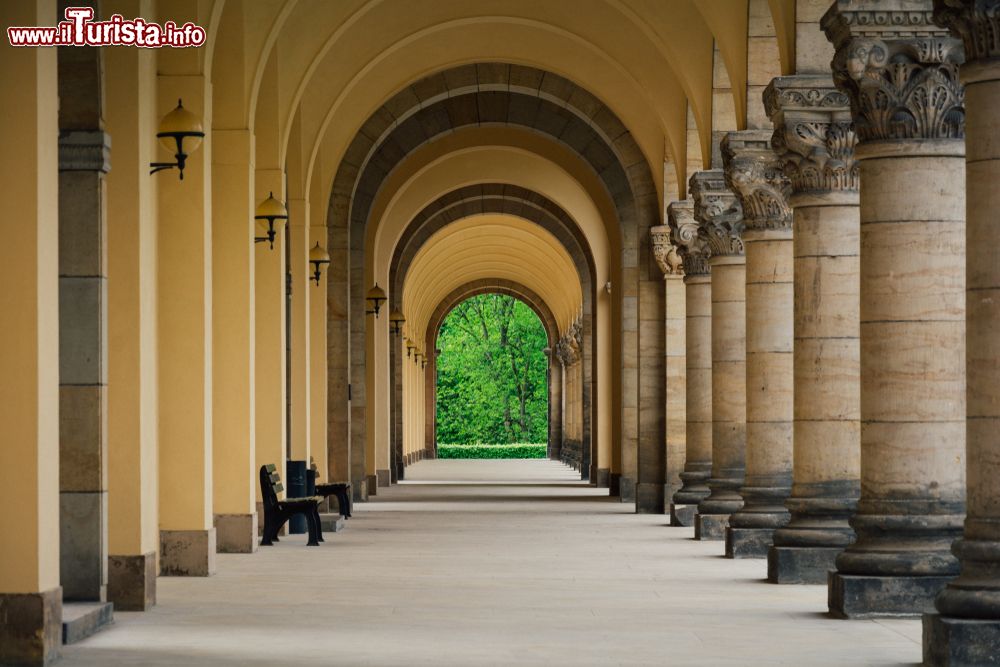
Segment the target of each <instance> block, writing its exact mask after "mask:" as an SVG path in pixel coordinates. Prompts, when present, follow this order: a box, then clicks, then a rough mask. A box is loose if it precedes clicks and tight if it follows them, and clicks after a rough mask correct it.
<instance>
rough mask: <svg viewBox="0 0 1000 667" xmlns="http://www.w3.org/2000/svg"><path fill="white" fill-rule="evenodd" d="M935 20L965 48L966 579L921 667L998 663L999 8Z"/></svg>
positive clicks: (960, 8)
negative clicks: (960, 41)
mask: <svg viewBox="0 0 1000 667" xmlns="http://www.w3.org/2000/svg"><path fill="white" fill-rule="evenodd" d="M934 21H935V22H936V23H937V24H939V25H941V26H945V27H947V28H949V29H950V30H951V33H952V34H953V35H956V36H958V37H961V38H962V41H963V42H964V45H965V64H964V65H962V67H961V77H962V82H963V83H964V84H965V112H966V116H965V117H966V130H967V133H968V138H967V142H966V146H967V152H966V163H965V164H966V166H965V168H966V177H967V179H968V180H967V183H966V196H967V198H968V199H967V202H966V237H965V238H966V243H967V247H968V257H967V261H966V274H965V275H966V280H967V285H966V296H965V298H966V301H965V305H966V312H967V319H966V327H967V329H966V337H965V340H966V370H967V373H968V388H967V390H966V392H967V393H966V396H967V400H968V413H967V414H968V419H967V421H966V438H967V443H966V447H967V457H968V458H967V466H968V467H967V474H968V515H967V516H966V519H965V532H964V533H963V535H962V538H961V539H960V540H958V541H957V542H955V544H954V545H953V546H952V550H953V551H954V553H955V555H956V556H958V559H959V562H960V563H961V574H960V575H959V577H958V578H957V579H955V580H954V581H952V582H951V583H949V584H948V586H947V587H946V588H945V589H944V591H943V592H942V593H941V594H940V595H939V596H938V598H937V601H936V603H935V604H936V607H937V609H938V611H939V612H940V615H937V614H928V615H926V616H924V664H927V665H1000V458H998V457H997V452H998V451H1000V447H998V444H1000V436H998V434H1000V337H998V335H997V332H998V331H1000V255H998V252H1000V228H998V227H997V216H996V211H997V209H998V207H1000V190H998V188H997V184H998V183H1000V1H998V0H949V1H948V2H940V1H938V2H935V3H934Z"/></svg>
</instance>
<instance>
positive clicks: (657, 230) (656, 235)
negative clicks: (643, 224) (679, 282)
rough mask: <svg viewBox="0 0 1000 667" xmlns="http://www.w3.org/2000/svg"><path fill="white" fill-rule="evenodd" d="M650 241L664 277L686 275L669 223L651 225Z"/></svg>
mask: <svg viewBox="0 0 1000 667" xmlns="http://www.w3.org/2000/svg"><path fill="white" fill-rule="evenodd" d="M649 242H650V244H651V245H652V248H653V257H654V258H655V259H656V263H657V265H658V266H659V267H660V271H662V272H663V277H664V278H666V277H667V276H683V275H684V269H683V267H682V266H681V256H680V254H679V253H678V252H677V247H676V246H674V244H673V242H672V241H671V240H670V227H668V226H667V225H657V226H656V227H650V228H649Z"/></svg>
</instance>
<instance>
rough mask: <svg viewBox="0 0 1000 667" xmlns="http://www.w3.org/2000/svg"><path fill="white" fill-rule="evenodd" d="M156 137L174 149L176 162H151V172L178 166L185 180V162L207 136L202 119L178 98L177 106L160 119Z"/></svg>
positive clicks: (168, 147)
mask: <svg viewBox="0 0 1000 667" xmlns="http://www.w3.org/2000/svg"><path fill="white" fill-rule="evenodd" d="M156 138H157V139H159V140H160V143H161V144H162V145H163V146H164V148H166V149H167V150H168V151H174V159H175V160H176V162H150V163H149V166H150V167H151V169H150V171H149V173H150V174H155V173H156V172H158V171H162V170H164V169H174V168H175V167H176V168H177V171H178V172H180V177H181V180H182V181H183V180H184V163H185V162H186V161H187V158H188V155H190V154H191V153H193V152H194V151H196V150H197V149H198V146H200V145H201V140H202V139H204V138H205V130H204V128H202V126H201V120H199V119H198V117H197V116H195V115H194V114H193V113H191V112H190V111H188V110H187V109H185V108H184V105H183V104H182V103H181V101H180V100H179V99H178V100H177V108H176V109H174V110H173V111H171V112H170V113H168V114H167V115H166V116H164V117H163V120H161V121H160V127H159V129H158V130H157V132H156ZM185 139H187V144H185V143H184V140H185Z"/></svg>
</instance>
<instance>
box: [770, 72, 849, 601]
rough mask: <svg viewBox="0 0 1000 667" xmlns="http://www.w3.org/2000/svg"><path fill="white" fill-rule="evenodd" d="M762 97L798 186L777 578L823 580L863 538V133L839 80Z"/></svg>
mask: <svg viewBox="0 0 1000 667" xmlns="http://www.w3.org/2000/svg"><path fill="white" fill-rule="evenodd" d="M764 97H765V106H766V107H767V111H768V115H769V116H770V118H771V120H772V122H773V123H774V127H775V130H774V137H773V139H772V145H773V146H774V148H775V150H776V151H777V152H778V153H779V154H780V156H781V158H782V161H783V163H784V170H785V175H786V176H788V178H789V179H790V181H791V185H792V196H791V199H790V200H789V201H790V203H791V205H792V209H793V211H794V221H793V231H794V240H793V244H794V249H795V250H794V253H795V259H794V262H795V271H794V273H795V329H794V331H795V345H794V348H795V350H794V359H795V362H794V366H795V408H794V412H795V422H794V438H793V441H794V443H793V447H794V452H793V454H794V455H793V457H792V458H793V460H794V468H793V474H792V490H791V496H790V497H789V499H788V500H787V501H786V502H785V505H786V507H788V509H789V510H791V520H790V521H789V523H788V524H787V525H786V526H785V527H783V528H780V529H778V530H776V531H775V532H774V547H772V548H771V550H770V551H769V552H768V579H769V580H770V581H772V582H774V583H779V584H822V583H826V580H827V572H828V571H829V570H833V569H835V564H834V559H835V558H836V557H837V555H838V554H839V553H840V552H841V551H843V550H844V547H846V546H847V545H848V544H850V543H851V542H852V541H853V540H854V531H853V530H852V529H851V527H850V525H848V519H850V517H851V516H852V515H853V514H854V511H855V510H856V509H857V504H858V495H859V494H860V493H861V482H860V475H861V433H860V429H861V426H860V410H861V381H860V377H859V375H858V373H859V364H860V362H859V354H860V351H859V347H858V310H859V299H860V295H859V282H858V280H859V279H858V251H859V235H860V227H859V219H858V178H859V172H858V164H857V162H856V161H855V160H854V144H855V143H856V138H855V134H854V123H853V122H852V121H851V113H850V108H849V106H848V101H847V96H846V95H845V94H844V93H842V92H840V91H838V90H837V89H836V88H834V86H833V80H832V79H831V78H830V77H829V75H810V76H793V77H779V78H776V79H775V80H774V81H772V82H771V85H770V86H769V87H768V89H767V90H766V91H765V95H764Z"/></svg>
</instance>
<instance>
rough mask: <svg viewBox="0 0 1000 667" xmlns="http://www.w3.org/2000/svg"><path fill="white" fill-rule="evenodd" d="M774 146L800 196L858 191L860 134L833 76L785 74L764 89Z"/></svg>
mask: <svg viewBox="0 0 1000 667" xmlns="http://www.w3.org/2000/svg"><path fill="white" fill-rule="evenodd" d="M764 108H765V109H766V111H767V115H768V117H769V118H770V119H771V122H772V123H773V124H774V135H773V136H772V137H771V147H772V148H774V152H775V153H777V155H778V157H779V158H780V159H781V162H782V165H783V166H784V170H785V176H787V177H788V180H789V181H790V182H791V184H792V191H793V192H795V193H802V192H808V193H812V194H825V193H828V192H838V191H839V192H857V191H858V184H859V173H858V172H859V170H858V163H857V161H856V160H855V159H854V146H855V144H857V136H856V135H855V133H854V122H853V121H852V120H851V108H850V102H849V101H848V99H847V95H846V94H845V93H843V92H841V91H839V90H837V89H836V88H835V87H834V85H833V81H832V80H831V79H830V77H825V76H817V75H809V74H806V75H801V76H779V77H777V78H775V79H772V80H771V83H770V85H768V87H767V89H766V90H764Z"/></svg>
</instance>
